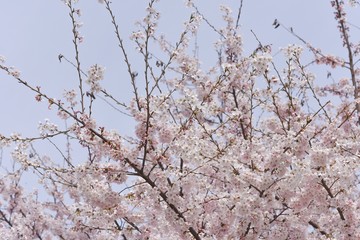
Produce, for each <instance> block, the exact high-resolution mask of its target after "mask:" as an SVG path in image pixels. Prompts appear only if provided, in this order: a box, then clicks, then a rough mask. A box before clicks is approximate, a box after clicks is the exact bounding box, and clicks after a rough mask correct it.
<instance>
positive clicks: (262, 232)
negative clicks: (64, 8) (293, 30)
mask: <svg viewBox="0 0 360 240" xmlns="http://www.w3.org/2000/svg"><path fill="white" fill-rule="evenodd" d="M75 2H77V1H71V0H69V1H65V3H67V4H68V6H72V5H71V4H72V3H75ZM99 2H100V3H105V6H104V7H105V8H106V9H107V10H108V11H109V13H110V14H111V17H112V21H113V24H114V27H115V28H116V30H115V32H116V34H119V31H118V29H117V23H116V22H115V18H114V17H113V12H112V11H111V9H110V6H111V5H110V2H109V1H107V0H103V1H99ZM156 2H157V1H155V0H150V1H149V5H148V6H147V8H146V16H145V18H144V19H143V22H142V23H141V30H140V31H136V32H133V34H132V35H131V40H132V41H134V42H135V44H136V45H137V47H138V50H139V54H140V55H141V57H142V58H144V59H145V61H144V62H145V64H146V65H145V71H141V70H138V69H136V70H137V71H138V72H143V73H144V79H145V81H144V82H143V83H141V84H143V85H141V84H139V83H138V82H137V81H135V78H136V76H137V73H136V71H135V70H134V69H133V66H134V65H132V64H131V63H130V60H129V59H128V58H127V56H128V55H127V52H126V48H125V47H124V46H123V42H122V39H121V37H120V35H117V37H118V40H119V46H120V48H121V49H122V52H123V54H124V59H125V64H126V65H127V68H128V73H129V77H130V79H131V84H132V87H133V93H134V95H133V98H132V99H131V101H130V103H129V104H124V103H121V102H120V101H118V100H117V99H116V96H113V95H111V94H110V93H109V92H108V91H106V89H104V88H103V87H102V86H101V80H103V79H104V71H105V69H104V67H101V66H99V65H97V64H95V65H92V66H91V67H90V69H89V70H88V72H87V74H84V73H83V72H82V71H81V69H80V62H79V61H80V60H79V59H78V58H76V61H77V62H76V63H77V64H74V65H75V66H76V67H78V69H77V70H78V73H79V75H80V76H83V75H86V76H87V79H86V83H87V84H88V85H89V87H90V91H89V92H87V93H88V95H89V96H92V98H91V101H84V96H85V94H84V92H83V91H84V90H83V88H82V87H83V86H82V85H81V84H82V79H81V77H79V78H80V79H79V80H80V87H79V88H76V90H72V89H70V90H67V91H65V93H64V94H63V97H62V99H61V100H56V99H54V98H51V97H50V96H48V95H47V94H45V93H44V91H43V90H42V88H40V87H32V86H31V84H30V83H28V82H26V81H24V80H23V79H22V78H21V76H20V75H19V74H17V73H16V71H14V69H13V68H10V67H6V66H5V65H4V61H3V60H2V58H0V67H1V71H3V72H5V74H10V75H12V76H13V77H14V79H15V80H16V82H19V83H21V84H22V86H24V87H26V88H28V89H29V90H31V91H33V92H35V93H36V99H37V100H39V101H40V100H41V99H45V100H46V101H48V102H49V107H53V108H55V110H57V111H58V115H59V117H60V118H61V119H66V123H67V124H69V126H68V127H66V129H65V130H61V129H60V128H59V127H58V126H57V125H56V124H55V123H53V122H50V121H49V120H47V119H46V120H45V121H44V122H41V123H39V126H38V129H39V132H40V133H39V135H38V136H37V137H33V138H29V137H28V138H25V137H22V136H21V135H20V134H13V135H12V136H10V137H6V136H3V135H0V147H10V146H12V145H13V146H14V149H13V151H12V152H11V157H12V159H13V160H14V167H13V170H9V172H7V173H4V175H3V176H1V178H0V232H1V236H0V238H1V237H3V238H6V239H35V238H39V239H114V240H115V239H196V240H199V239H244V240H245V239H359V238H360V215H359V212H360V203H359V201H358V199H359V196H360V188H359V180H360V176H359V175H360V174H359V172H360V164H359V152H360V145H359V136H360V126H359V114H360V105H359V96H358V95H357V89H356V86H357V84H358V82H357V81H358V79H357V76H358V69H356V68H355V63H356V62H357V61H356V60H355V59H352V60H351V61H350V60H349V59H344V60H343V59H341V58H339V57H337V56H332V55H327V54H326V55H325V54H322V53H321V51H320V50H317V49H315V48H312V47H311V46H305V47H304V48H306V47H307V48H309V49H310V50H311V51H312V52H313V53H314V55H315V56H314V58H313V59H312V60H313V62H315V63H318V64H324V65H327V67H328V66H330V67H331V68H329V69H330V70H331V71H332V70H333V68H338V67H341V68H342V67H346V69H347V70H351V71H350V75H351V77H343V78H340V77H336V78H334V79H333V80H334V82H332V83H328V82H323V83H321V86H320V84H319V82H318V78H316V77H315V74H314V73H312V72H311V71H310V68H308V66H306V65H305V66H304V65H303V64H302V57H303V47H301V46H297V45H288V46H286V47H284V48H282V51H283V53H284V56H282V58H281V57H279V58H281V59H283V60H284V62H285V63H286V64H285V67H284V68H283V69H280V68H279V69H278V68H277V67H276V64H275V63H273V61H275V60H278V59H279V58H276V59H273V58H272V56H271V48H270V45H269V46H262V45H261V44H260V47H258V48H257V49H255V50H254V51H253V53H252V54H251V55H250V56H247V55H245V54H244V51H243V43H242V36H241V35H240V33H239V32H238V31H239V29H238V24H237V23H236V20H235V19H234V17H233V13H232V11H231V9H230V8H228V7H225V6H222V7H221V11H222V12H223V15H224V16H223V19H224V21H225V27H224V28H223V29H220V30H217V29H215V27H214V26H211V27H212V28H211V29H213V30H215V31H216V32H217V34H218V35H219V40H218V41H217V42H216V44H215V48H216V50H217V51H218V56H217V57H218V59H216V60H217V62H216V63H215V65H214V66H213V67H212V68H211V69H210V70H209V71H207V70H204V69H203V68H202V65H201V64H200V59H198V56H193V55H192V54H191V53H190V52H191V51H189V48H191V46H190V44H189V43H190V42H191V37H194V35H196V34H197V29H198V28H199V26H200V24H201V23H202V22H203V21H202V20H204V19H205V20H207V19H206V18H205V17H206V16H204V15H202V14H201V13H200V12H199V10H198V9H197V8H196V6H195V5H194V4H195V3H194V2H193V1H186V5H187V6H188V7H192V8H194V9H195V10H196V11H195V12H196V14H194V13H193V14H192V15H191V17H190V19H189V21H188V22H187V23H185V26H184V30H183V32H182V33H181V34H180V36H181V37H180V40H179V42H177V43H176V44H175V45H174V44H171V43H170V42H168V41H167V40H166V38H165V37H164V35H161V36H158V33H157V24H158V21H159V19H160V14H159V12H158V11H157V9H156V4H155V3H156ZM331 2H332V4H333V7H334V8H335V10H336V16H335V18H336V19H337V20H338V24H340V25H341V29H342V38H343V40H344V41H349V38H348V35H346V34H345V33H347V31H348V29H347V28H346V26H345V25H342V24H345V23H346V22H345V20H344V17H345V13H344V11H345V10H344V8H343V5H344V2H343V1H339V0H334V1H331ZM351 2H352V4H355V2H357V1H351ZM70 11H71V14H74V13H77V11H76V10H75V9H73V8H72V7H71V8H70ZM71 14H70V16H71V18H72V20H73V31H74V35H75V36H74V37H75V40H74V41H73V43H74V44H75V46H76V47H75V49H76V51H78V49H77V40H79V39H78V33H77V29H78V28H79V27H80V24H79V23H78V22H76V21H74V16H73V15H71ZM77 14H80V11H79V12H78V13H77ZM205 22H207V24H209V25H210V23H209V22H208V20H207V21H205ZM150 39H151V41H154V42H155V43H158V44H159V45H160V48H161V49H162V50H163V54H161V55H160V54H159V56H158V55H156V54H155V53H153V52H151V49H150V46H152V45H149V44H148V43H149V40H150ZM346 46H349V47H348V48H347V50H349V51H350V53H353V52H352V51H354V49H353V47H352V46H354V45H352V44H350V43H349V44H347V45H346ZM350 55H351V54H350ZM77 56H78V55H77ZM351 56H355V55H351ZM154 58H156V60H154ZM349 58H350V57H349ZM351 62H352V65H351ZM274 66H275V67H274ZM314 66H317V65H316V64H315V65H314ZM82 74H83V75H82ZM139 86H144V89H141V90H139ZM95 94H96V96H100V95H101V96H103V99H106V100H109V101H114V102H115V103H116V107H115V106H114V108H115V109H116V110H119V109H118V108H117V107H119V106H121V107H123V109H121V110H119V111H123V112H122V113H125V114H126V117H130V118H131V119H132V121H133V123H134V125H135V127H134V134H133V135H132V136H130V137H129V136H122V135H120V134H119V132H118V131H117V130H112V129H110V128H107V127H106V126H102V125H101V124H100V121H97V119H96V116H97V115H96V113H94V112H93V111H95V110H94V108H92V107H93V105H92V104H93V103H94V102H96V101H99V99H102V98H101V97H96V98H95V97H94V95H95ZM87 104H88V105H87ZM58 136H63V137H65V140H66V145H65V149H66V150H63V148H62V147H61V146H58V145H56V144H55V143H56V141H53V138H56V137H58ZM43 139H48V140H49V142H50V143H51V144H52V146H55V149H56V150H57V152H56V153H57V154H58V155H55V154H54V156H46V155H42V154H41V153H39V152H37V151H36V148H35V147H34V145H33V144H32V143H33V142H36V141H37V140H43ZM73 147H74V148H76V152H75V151H71V148H73ZM77 150H79V151H77ZM82 150H84V151H82ZM75 153H76V154H75ZM57 157H59V159H60V160H59V159H57ZM32 172H34V173H35V174H33V175H35V177H37V179H38V180H39V186H40V187H41V188H39V191H33V192H29V191H28V190H27V189H24V188H23V187H22V186H23V182H22V181H23V179H24V181H26V180H28V179H27V178H26V177H27V176H28V174H31V173H32ZM22 176H23V177H22ZM40 189H41V190H40ZM41 191H43V193H41ZM40 194H43V195H45V197H43V198H40V197H39V195H40Z"/></svg>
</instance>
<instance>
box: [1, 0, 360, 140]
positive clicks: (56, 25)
mask: <svg viewBox="0 0 360 240" xmlns="http://www.w3.org/2000/svg"><path fill="white" fill-rule="evenodd" d="M147 2H148V1H145V0H113V4H112V9H113V11H114V14H115V15H116V17H117V21H118V24H119V27H120V32H121V35H122V38H123V39H124V43H125V46H126V47H127V50H128V53H129V57H130V60H131V61H132V64H133V66H134V67H135V69H137V71H139V72H142V71H143V68H142V66H143V65H142V62H141V61H139V57H138V55H137V53H136V51H135V45H134V44H133V43H131V42H130V41H129V36H130V34H131V33H132V31H134V30H136V29H137V27H135V25H134V23H135V22H136V21H137V20H140V19H142V17H143V16H144V14H145V11H144V9H145V8H146V6H147ZM195 4H196V5H197V6H198V8H199V10H200V11H201V13H202V14H203V15H204V16H205V17H206V18H207V19H208V20H209V21H210V22H211V24H213V25H214V26H215V27H217V28H220V27H222V26H224V22H223V21H222V19H221V15H222V13H221V12H220V11H219V6H220V4H224V5H227V6H230V7H232V8H233V9H234V17H235V18H236V14H237V9H238V8H239V4H240V1H238V0H198V1H195ZM77 6H78V7H79V8H80V9H81V11H82V16H81V18H80V21H81V22H83V23H84V25H83V27H82V28H81V29H80V33H81V35H83V36H84V42H83V43H82V44H81V45H80V61H81V64H82V67H83V70H87V69H88V67H89V66H91V65H93V64H100V65H102V66H105V67H106V72H105V80H104V81H103V85H104V86H105V88H108V89H109V92H111V93H113V94H114V96H117V97H118V100H120V101H123V102H127V101H128V100H129V98H130V97H131V96H132V89H131V88H130V82H129V77H128V75H127V72H126V68H125V65H124V63H123V57H122V55H121V53H120V50H119V48H118V47H117V41H116V39H115V35H114V32H113V31H114V29H113V26H112V24H111V22H110V17H109V15H108V13H107V11H106V9H105V7H104V5H101V4H99V3H98V1H97V0H80V1H79V4H78V5H77ZM155 6H158V7H157V9H158V10H159V11H160V13H161V19H160V25H159V32H162V33H164V34H165V35H166V36H168V37H169V39H170V40H171V41H173V42H175V40H176V39H178V36H179V33H180V31H181V30H182V29H183V23H184V22H185V21H186V20H187V19H189V16H190V14H191V12H192V11H193V10H192V9H189V8H185V7H184V0H162V1H160V3H158V4H156V5H155ZM358 10H359V8H358V9H354V10H352V11H351V13H352V15H350V16H349V21H350V22H351V23H353V24H356V25H358V26H359V25H360V22H359V17H358V16H359V15H358V16H357V17H353V16H355V11H358ZM333 11H334V10H333V9H332V8H331V6H330V1H324V0H321V1H319V0H271V1H269V0H244V2H243V9H242V15H241V21H240V23H241V26H242V27H241V29H242V30H241V32H242V34H243V39H244V46H245V53H251V52H252V50H253V49H254V48H256V46H257V41H256V40H255V38H254V36H253V35H252V34H251V32H250V30H253V31H254V32H255V33H256V34H257V36H258V38H259V39H260V40H261V41H262V43H263V44H272V49H273V53H274V54H275V53H276V52H277V50H278V49H279V48H280V47H284V46H286V45H288V44H292V43H297V44H300V42H299V41H298V40H297V39H296V38H294V37H293V36H292V35H291V34H289V33H288V32H286V31H285V30H284V29H282V28H278V29H274V27H273V26H272V23H273V21H274V19H275V18H276V19H278V20H279V21H280V22H281V23H283V24H284V25H286V26H288V27H293V29H294V30H295V32H296V33H297V34H298V35H300V36H301V37H302V38H304V39H305V40H307V41H308V42H310V43H312V44H313V46H315V47H321V48H322V49H323V52H324V53H332V54H334V55H340V56H346V51H345V49H343V48H342V42H341V40H340V38H339V33H338V31H337V28H336V22H335V20H334V17H333ZM0 22H1V35H0V55H2V56H5V58H6V64H7V65H11V66H15V67H16V68H17V69H19V70H20V71H21V77H22V78H23V79H24V80H26V81H28V82H29V84H31V85H33V86H37V85H39V86H41V88H42V90H43V91H44V92H45V93H47V94H48V95H49V96H52V97H54V98H57V99H59V98H61V96H62V93H63V91H64V89H77V86H78V80H77V75H76V70H75V69H74V68H73V67H72V66H71V65H69V64H67V63H65V62H62V63H59V60H58V55H59V54H63V55H65V56H66V57H67V58H69V59H71V60H73V59H74V46H73V44H72V33H71V29H72V26H71V20H70V17H69V16H68V8H67V7H66V6H65V5H64V3H63V2H62V1H61V0H52V1H50V0H12V1H2V2H1V7H0ZM359 37H360V31H359V30H358V29H356V28H354V29H353V32H352V39H356V38H357V39H359ZM217 39H218V36H217V35H216V33H214V32H213V31H212V30H211V29H210V28H209V27H208V26H207V25H206V24H202V26H201V28H200V30H199V35H198V45H199V58H200V59H201V60H202V62H203V63H204V65H205V66H208V65H210V64H211V63H215V61H216V59H215V58H216V52H215V50H214V48H213V43H214V42H215V41H216V40H217ZM277 59H279V61H280V60H281V59H280V56H278V55H276V56H274V60H275V62H276V61H277ZM316 74H317V75H318V78H320V79H325V80H326V74H325V73H324V72H316ZM139 81H140V80H139ZM0 91H1V92H0V111H1V113H0V116H1V118H0V133H1V134H4V135H7V136H8V135H9V134H11V133H12V132H20V133H22V134H23V136H34V135H35V136H36V135H37V125H38V122H39V121H43V120H44V119H45V118H49V119H50V120H52V121H55V122H56V123H58V124H59V126H60V127H63V126H64V123H62V122H59V121H58V120H57V117H56V110H48V108H47V105H48V104H47V103H37V102H35V99H34V97H35V95H34V93H32V92H30V91H29V90H28V89H26V88H24V87H23V86H20V85H19V84H18V83H17V82H16V81H15V80H14V79H12V78H11V77H9V76H7V75H5V74H3V73H0ZM94 108H95V111H96V112H97V114H96V115H95V116H96V118H97V121H98V122H99V123H100V125H105V126H107V127H108V128H113V129H116V130H118V131H119V132H120V133H123V134H127V135H131V134H132V126H133V124H132V123H131V119H129V118H128V117H126V116H124V115H122V114H120V113H118V112H116V111H114V110H113V109H112V108H111V107H110V106H108V105H107V104H105V103H104V102H102V101H101V100H99V101H97V102H96V103H95V106H94Z"/></svg>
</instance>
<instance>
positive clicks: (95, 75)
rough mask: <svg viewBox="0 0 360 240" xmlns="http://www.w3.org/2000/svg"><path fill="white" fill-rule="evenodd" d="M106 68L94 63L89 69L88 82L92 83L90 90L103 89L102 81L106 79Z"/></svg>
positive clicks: (95, 91)
mask: <svg viewBox="0 0 360 240" xmlns="http://www.w3.org/2000/svg"><path fill="white" fill-rule="evenodd" d="M104 72H105V68H104V67H102V66H99V65H97V64H95V65H92V66H91V67H90V69H89V70H88V78H87V80H86V83H88V84H89V85H90V90H91V92H93V93H98V92H100V91H101V86H100V81H101V80H103V79H104Z"/></svg>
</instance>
